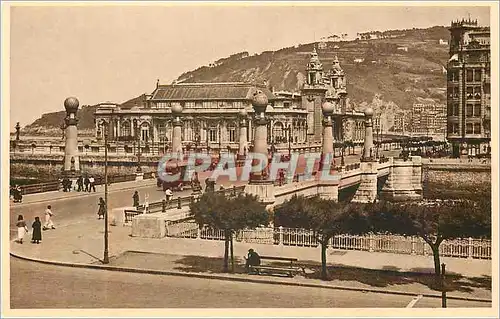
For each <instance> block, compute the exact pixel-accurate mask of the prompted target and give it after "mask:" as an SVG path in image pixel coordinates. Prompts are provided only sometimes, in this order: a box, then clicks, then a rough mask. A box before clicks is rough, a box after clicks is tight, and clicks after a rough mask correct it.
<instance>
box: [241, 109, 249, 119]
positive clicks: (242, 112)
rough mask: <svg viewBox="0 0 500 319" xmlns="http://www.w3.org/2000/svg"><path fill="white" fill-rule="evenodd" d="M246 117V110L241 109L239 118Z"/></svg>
mask: <svg viewBox="0 0 500 319" xmlns="http://www.w3.org/2000/svg"><path fill="white" fill-rule="evenodd" d="M247 115H248V112H247V110H245V109H241V110H240V116H241V117H246V116H247Z"/></svg>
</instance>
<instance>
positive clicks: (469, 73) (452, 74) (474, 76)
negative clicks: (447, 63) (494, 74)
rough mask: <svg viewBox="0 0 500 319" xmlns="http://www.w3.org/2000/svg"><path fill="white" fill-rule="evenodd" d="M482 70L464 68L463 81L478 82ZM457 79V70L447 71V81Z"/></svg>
mask: <svg viewBox="0 0 500 319" xmlns="http://www.w3.org/2000/svg"><path fill="white" fill-rule="evenodd" d="M482 73H483V70H481V69H469V70H465V81H466V82H480V81H481V76H482ZM458 80H459V76H458V71H449V72H448V81H452V82H457V81H458Z"/></svg>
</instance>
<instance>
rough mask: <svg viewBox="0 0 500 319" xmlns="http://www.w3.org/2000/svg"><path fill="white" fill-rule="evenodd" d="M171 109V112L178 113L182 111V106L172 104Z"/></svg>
mask: <svg viewBox="0 0 500 319" xmlns="http://www.w3.org/2000/svg"><path fill="white" fill-rule="evenodd" d="M171 110H172V113H173V114H175V115H180V114H181V113H182V106H181V105H180V104H174V105H173V106H172V108H171Z"/></svg>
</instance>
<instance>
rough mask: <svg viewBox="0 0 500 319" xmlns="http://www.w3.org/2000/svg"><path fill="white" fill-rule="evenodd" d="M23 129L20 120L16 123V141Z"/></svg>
mask: <svg viewBox="0 0 500 319" xmlns="http://www.w3.org/2000/svg"><path fill="white" fill-rule="evenodd" d="M20 131H21V125H19V122H17V123H16V141H19V133H20Z"/></svg>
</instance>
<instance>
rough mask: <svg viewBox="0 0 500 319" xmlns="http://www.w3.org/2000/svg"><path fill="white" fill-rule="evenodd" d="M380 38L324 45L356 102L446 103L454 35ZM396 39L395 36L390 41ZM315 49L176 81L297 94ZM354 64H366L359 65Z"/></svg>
mask: <svg viewBox="0 0 500 319" xmlns="http://www.w3.org/2000/svg"><path fill="white" fill-rule="evenodd" d="M396 31H397V32H396ZM373 33H374V34H376V32H373ZM380 34H382V36H381V38H380V39H372V40H355V41H339V42H324V43H326V48H321V49H318V55H319V57H320V60H321V62H322V63H323V66H324V68H325V70H326V69H328V68H329V67H330V65H331V64H332V61H333V59H334V57H335V56H338V59H339V61H340V64H341V66H342V67H343V68H344V70H345V72H346V74H347V88H348V93H349V97H350V99H351V102H354V103H355V104H360V103H362V102H370V101H372V99H373V98H374V96H375V95H376V94H378V95H379V96H380V99H382V100H384V101H387V102H389V101H392V102H394V103H396V104H397V105H398V106H399V107H402V108H410V107H411V105H413V103H414V102H415V101H416V99H417V97H421V98H433V99H435V100H437V101H439V102H441V103H444V102H445V101H446V96H445V90H444V88H445V87H446V78H445V76H444V75H443V67H445V66H446V61H447V59H448V46H447V45H440V44H439V39H445V40H447V39H448V38H449V31H448V30H447V29H446V28H445V27H432V28H428V29H411V30H390V31H386V32H381V33H380ZM391 34H394V36H396V37H393V38H391V37H389V36H391ZM363 35H364V37H366V34H363ZM384 37H385V38H384ZM313 46H314V43H309V44H304V45H298V46H295V47H289V48H283V49H281V50H278V51H274V52H273V51H266V52H262V53H261V54H258V55H253V56H247V57H243V58H241V57H240V56H239V55H234V58H232V59H231V57H230V58H226V59H224V62H223V63H211V64H210V66H203V67H200V68H198V69H196V70H194V71H190V72H186V73H184V74H182V75H181V76H180V77H179V78H178V79H177V80H178V81H182V82H226V81H243V82H252V81H255V82H260V83H263V82H264V81H267V82H268V84H269V85H270V86H271V87H274V89H275V90H289V91H298V90H299V89H300V86H301V85H302V83H303V81H304V79H305V66H306V64H307V62H308V61H309V53H310V52H311V51H312V50H313ZM398 48H399V49H398ZM403 48H407V51H405V49H403ZM354 59H362V60H363V62H361V63H355V62H354ZM219 61H220V60H219ZM219 61H217V62H219Z"/></svg>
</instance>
